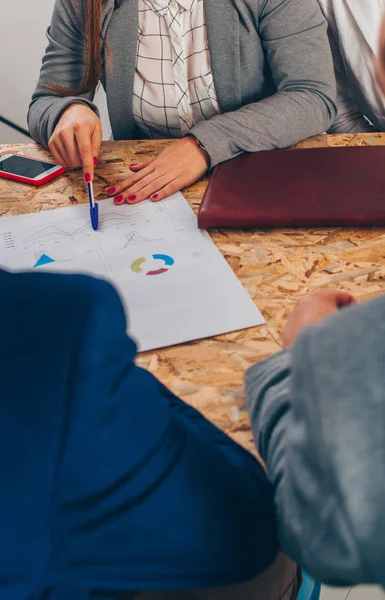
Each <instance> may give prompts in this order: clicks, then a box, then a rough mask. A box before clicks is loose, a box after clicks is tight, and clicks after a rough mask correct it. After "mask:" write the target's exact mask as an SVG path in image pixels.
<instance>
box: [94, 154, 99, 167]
mask: <svg viewBox="0 0 385 600" xmlns="http://www.w3.org/2000/svg"><path fill="white" fill-rule="evenodd" d="M98 164H99V162H98V159H97V158H96V156H94V165H95V167H97V166H98Z"/></svg>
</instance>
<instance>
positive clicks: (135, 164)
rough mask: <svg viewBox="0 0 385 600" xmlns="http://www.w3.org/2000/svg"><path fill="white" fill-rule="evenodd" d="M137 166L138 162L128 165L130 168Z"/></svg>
mask: <svg viewBox="0 0 385 600" xmlns="http://www.w3.org/2000/svg"><path fill="white" fill-rule="evenodd" d="M137 166H138V163H132V165H130V168H131V167H137Z"/></svg>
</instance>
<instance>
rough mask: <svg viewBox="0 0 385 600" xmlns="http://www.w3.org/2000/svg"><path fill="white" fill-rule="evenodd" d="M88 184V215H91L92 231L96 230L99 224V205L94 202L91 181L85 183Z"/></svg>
mask: <svg viewBox="0 0 385 600" xmlns="http://www.w3.org/2000/svg"><path fill="white" fill-rule="evenodd" d="M87 186H88V199H89V201H90V216H91V225H92V229H93V230H94V231H96V230H97V228H98V224H99V207H98V203H97V202H95V198H94V188H93V185H92V181H90V182H88V183H87Z"/></svg>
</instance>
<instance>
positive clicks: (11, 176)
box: [0, 154, 65, 186]
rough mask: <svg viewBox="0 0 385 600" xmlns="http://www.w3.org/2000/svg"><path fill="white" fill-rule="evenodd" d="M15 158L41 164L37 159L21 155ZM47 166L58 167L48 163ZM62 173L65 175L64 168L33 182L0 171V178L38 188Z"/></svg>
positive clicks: (32, 180)
mask: <svg viewBox="0 0 385 600" xmlns="http://www.w3.org/2000/svg"><path fill="white" fill-rule="evenodd" d="M15 156H21V157H22V158H28V160H35V161H37V162H41V159H39V158H32V157H31V156H24V155H23V154H15ZM44 162H48V161H44ZM48 164H51V165H52V166H53V167H56V166H59V165H56V163H48ZM63 173H65V167H60V169H58V170H57V171H55V172H54V173H51V174H50V175H47V176H46V177H43V178H42V179H39V180H38V181H35V180H34V179H29V178H28V177H23V176H22V175H14V174H13V173H5V172H4V171H0V177H3V178H4V179H11V180H12V181H17V182H18V183H25V184H27V185H36V186H40V185H44V184H45V183H47V182H48V181H51V179H55V177H59V175H63Z"/></svg>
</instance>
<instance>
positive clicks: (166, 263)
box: [131, 254, 175, 275]
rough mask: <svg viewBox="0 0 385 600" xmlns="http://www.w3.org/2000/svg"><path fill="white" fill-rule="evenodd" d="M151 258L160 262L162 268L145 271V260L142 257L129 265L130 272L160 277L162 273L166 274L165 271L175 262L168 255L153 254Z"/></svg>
mask: <svg viewBox="0 0 385 600" xmlns="http://www.w3.org/2000/svg"><path fill="white" fill-rule="evenodd" d="M152 258H153V259H154V260H160V261H162V266H161V267H160V268H159V269H155V270H152V271H145V262H146V259H145V258H144V256H141V257H140V258H137V259H136V260H134V262H133V263H131V271H133V272H134V273H143V274H144V275H161V274H162V273H167V271H168V270H169V269H170V267H172V265H173V264H174V262H175V260H174V259H173V258H172V256H169V255H168V254H153V255H152Z"/></svg>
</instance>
